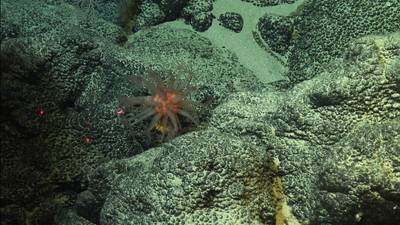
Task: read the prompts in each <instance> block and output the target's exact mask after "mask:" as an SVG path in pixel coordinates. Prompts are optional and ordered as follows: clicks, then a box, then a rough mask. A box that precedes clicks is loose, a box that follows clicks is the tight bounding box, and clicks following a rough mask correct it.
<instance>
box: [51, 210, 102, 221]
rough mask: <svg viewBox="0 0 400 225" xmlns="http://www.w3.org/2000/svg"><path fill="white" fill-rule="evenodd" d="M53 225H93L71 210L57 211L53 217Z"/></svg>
mask: <svg viewBox="0 0 400 225" xmlns="http://www.w3.org/2000/svg"><path fill="white" fill-rule="evenodd" d="M53 224H54V225H95V223H92V222H90V221H88V220H86V219H84V218H82V217H80V216H78V215H77V214H76V213H75V212H74V211H73V210H59V211H58V212H57V214H56V216H55V217H54V223H53Z"/></svg>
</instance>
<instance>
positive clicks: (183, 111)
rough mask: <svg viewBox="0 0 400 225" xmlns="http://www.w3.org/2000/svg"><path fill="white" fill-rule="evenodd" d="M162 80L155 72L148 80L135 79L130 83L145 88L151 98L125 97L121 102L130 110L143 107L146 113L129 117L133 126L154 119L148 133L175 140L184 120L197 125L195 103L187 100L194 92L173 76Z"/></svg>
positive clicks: (190, 87) (128, 119)
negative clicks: (155, 132)
mask: <svg viewBox="0 0 400 225" xmlns="http://www.w3.org/2000/svg"><path fill="white" fill-rule="evenodd" d="M167 75H168V76H166V77H164V78H162V77H161V75H160V74H158V73H156V72H155V71H152V70H151V71H148V74H147V77H145V78H144V77H139V76H133V77H131V78H130V79H129V80H130V81H131V83H133V84H134V85H141V86H143V87H144V88H146V89H148V90H149V92H150V96H139V97H122V98H121V99H120V101H121V103H122V104H123V105H124V106H125V107H126V108H132V107H133V106H139V105H140V106H142V107H143V111H142V112H141V113H139V114H137V115H136V116H135V117H132V118H127V122H128V123H129V124H131V125H134V124H137V123H138V122H140V121H143V120H146V119H147V118H150V117H151V118H152V119H151V122H150V124H149V126H148V128H147V132H150V131H152V130H156V131H158V132H159V133H160V134H161V135H162V139H163V138H164V137H167V139H170V138H172V137H174V136H175V135H176V134H177V133H178V132H179V130H180V129H181V122H180V117H183V118H186V119H187V120H188V121H190V122H192V123H194V124H197V119H196V116H195V114H194V110H193V109H194V107H193V102H192V101H190V100H189V99H188V98H187V97H188V95H189V94H190V93H191V92H192V91H193V90H194V88H193V87H192V86H190V85H188V83H189V82H190V81H189V82H188V81H187V82H185V83H184V82H183V80H181V79H177V77H176V75H174V74H173V73H168V74H167Z"/></svg>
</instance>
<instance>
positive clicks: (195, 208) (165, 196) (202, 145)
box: [89, 129, 274, 225]
mask: <svg viewBox="0 0 400 225" xmlns="http://www.w3.org/2000/svg"><path fill="white" fill-rule="evenodd" d="M265 156H266V152H265V151H264V149H262V148H258V147H257V146H254V145H251V144H246V143H244V142H242V141H241V140H239V139H236V138H234V137H230V136H229V135H226V134H223V133H220V132H218V131H216V130H213V129H210V130H207V131H201V132H194V133H191V134H188V135H185V136H182V137H179V138H176V139H174V140H173V141H172V142H170V143H168V144H166V145H163V146H160V147H159V148H154V149H151V150H149V151H148V152H146V153H144V154H141V155H140V156H138V157H137V158H132V159H127V160H122V161H121V160H120V161H118V162H112V163H109V164H108V165H104V166H102V167H101V168H99V171H98V172H96V175H95V176H93V177H92V181H93V190H95V191H96V190H97V191H98V190H101V191H106V192H100V193H97V195H98V196H104V197H103V198H104V200H105V203H104V206H103V208H102V210H101V222H100V223H101V224H114V225H118V224H126V223H128V222H129V223H130V224H157V223H166V224H181V223H183V222H184V221H186V222H190V223H196V224H254V223H257V222H258V221H259V220H260V218H259V215H260V214H261V213H262V211H272V212H273V211H274V207H273V206H271V204H270V202H271V201H270V200H271V199H270V197H269V193H268V188H267V187H268V186H270V185H271V180H270V179H269V178H268V177H269V175H268V174H269V173H268V171H267V169H268V159H267V158H265ZM111 171H114V172H111ZM100 174H103V175H100ZM106 174H108V175H106ZM98 178H101V179H98ZM104 179H106V180H107V181H108V182H107V184H106V185H104V182H103V181H104ZM107 186H109V187H110V188H101V187H107ZM99 187H100V188H99ZM89 190H91V188H89ZM243 201H245V202H246V204H243Z"/></svg>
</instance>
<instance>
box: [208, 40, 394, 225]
mask: <svg viewBox="0 0 400 225" xmlns="http://www.w3.org/2000/svg"><path fill="white" fill-rule="evenodd" d="M344 55H345V56H344V58H342V59H341V60H338V61H336V62H332V64H331V65H330V66H329V70H327V72H325V73H324V74H320V75H319V76H317V77H315V78H313V79H311V80H309V81H306V82H303V83H301V84H298V85H296V86H295V87H293V88H292V89H291V90H288V91H286V92H282V91H277V90H274V89H271V90H266V91H261V92H260V93H257V94H255V93H252V92H243V93H237V94H233V95H231V97H230V98H229V99H231V100H230V101H228V102H226V103H224V104H222V105H220V106H219V107H217V108H216V109H215V110H214V113H213V116H212V119H211V124H212V125H213V126H214V127H217V128H218V129H219V130H221V131H223V132H226V133H230V134H235V135H236V136H237V137H240V138H241V139H245V140H247V141H248V142H250V143H252V144H254V145H257V146H265V148H266V149H267V152H268V153H267V154H268V155H269V158H276V159H279V161H280V172H279V173H280V174H282V176H283V178H282V179H283V185H284V188H285V190H286V191H285V195H286V196H290V197H288V205H289V206H290V207H291V208H292V209H293V214H294V215H295V216H296V217H297V219H298V220H299V221H300V222H303V223H304V222H307V221H308V223H309V224H354V223H356V219H357V218H358V217H361V218H363V223H365V224H395V223H394V221H397V220H398V218H399V217H398V215H399V213H398V211H397V207H396V205H399V203H400V201H399V193H398V191H397V190H398V188H397V187H398V186H399V180H400V174H399V173H398V170H399V169H398V168H399V165H398V156H399V155H400V146H399V143H398V137H399V135H400V133H399V129H398V126H399V125H398V122H395V121H394V120H396V119H397V118H399V117H400V87H399V83H400V82H399V81H400V76H399V74H400V34H399V33H396V34H393V35H388V36H372V37H365V38H361V39H359V40H356V41H354V42H352V43H351V44H349V48H348V49H347V50H346V51H345V53H344ZM368 130H369V131H368ZM383 132H385V133H387V135H386V134H385V135H383V134H382V133H383ZM366 133H369V135H368V136H365V135H366ZM366 138H367V139H368V140H366ZM352 146H354V147H352ZM374 146H376V147H374ZM378 146H379V148H378ZM369 156H374V157H372V158H369ZM359 159H360V160H361V161H359ZM368 162H369V163H368ZM348 163H353V164H350V165H349V166H352V165H353V167H354V168H357V169H356V170H349V168H348V167H345V165H348ZM361 166H363V167H361ZM377 166H378V167H377ZM376 167H377V168H376ZM375 168H376V169H377V170H378V171H376V172H377V174H374V173H375ZM365 173H367V174H365ZM384 173H387V177H386V178H384V176H383V174H384ZM381 176H382V177H381ZM338 179H340V180H338ZM341 181H343V182H341ZM363 187H365V189H364V188H363ZM372 187H373V188H372ZM338 192H340V193H338ZM345 212H347V213H348V214H346V216H343V215H344V213H345ZM332 221H333V222H332Z"/></svg>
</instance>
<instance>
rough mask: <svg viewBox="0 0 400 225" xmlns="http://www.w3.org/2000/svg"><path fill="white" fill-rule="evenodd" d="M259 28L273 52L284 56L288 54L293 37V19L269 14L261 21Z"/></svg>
mask: <svg viewBox="0 0 400 225" xmlns="http://www.w3.org/2000/svg"><path fill="white" fill-rule="evenodd" d="M257 28H258V30H259V32H260V34H261V37H262V39H263V40H264V41H265V42H266V43H267V44H268V46H269V47H270V48H271V49H272V50H273V51H275V52H277V53H279V54H282V55H285V54H286V53H287V52H288V50H289V47H290V45H291V43H292V35H293V19H292V18H290V17H284V16H274V15H268V14H267V15H265V16H263V17H261V18H260V19H259V21H258V24H257Z"/></svg>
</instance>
